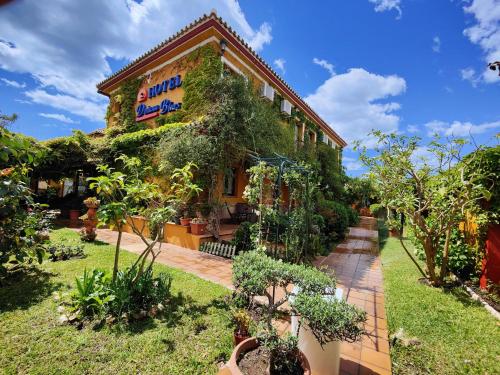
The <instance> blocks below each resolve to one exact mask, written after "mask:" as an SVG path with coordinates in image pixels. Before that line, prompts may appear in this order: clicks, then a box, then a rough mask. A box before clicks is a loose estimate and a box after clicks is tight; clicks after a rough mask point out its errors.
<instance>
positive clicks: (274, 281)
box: [226, 251, 366, 374]
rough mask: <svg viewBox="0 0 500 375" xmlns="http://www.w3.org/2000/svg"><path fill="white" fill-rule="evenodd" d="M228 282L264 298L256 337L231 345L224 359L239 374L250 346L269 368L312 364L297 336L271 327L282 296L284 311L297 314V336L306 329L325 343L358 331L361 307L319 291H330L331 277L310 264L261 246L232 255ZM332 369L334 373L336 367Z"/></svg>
mask: <svg viewBox="0 0 500 375" xmlns="http://www.w3.org/2000/svg"><path fill="white" fill-rule="evenodd" d="M233 284H234V286H235V288H236V291H237V292H239V293H242V294H244V295H246V296H250V297H251V298H253V297H256V296H265V297H266V298H267V303H264V304H262V306H261V309H262V324H261V328H260V330H259V333H258V334H257V337H251V338H249V339H247V340H244V341H242V342H241V343H240V344H239V345H238V346H236V348H235V349H234V351H233V354H232V356H231V358H230V360H229V362H228V363H227V365H226V366H227V368H228V369H229V370H230V371H231V373H232V374H242V372H241V368H240V366H242V367H243V368H246V367H248V366H252V363H248V359H250V360H251V359H252V358H256V356H255V352H256V351H258V352H259V353H258V357H259V358H261V359H262V358H266V361H267V363H268V365H267V366H268V368H267V370H266V371H268V373H269V374H286V373H297V372H298V373H300V372H301V371H302V372H303V373H304V374H308V373H310V371H311V368H313V367H314V364H312V363H311V366H310V364H309V362H308V360H307V358H306V356H305V355H304V353H302V352H301V351H300V350H299V341H298V338H297V337H295V336H290V335H289V336H285V337H280V336H279V335H278V334H277V332H276V330H275V329H274V327H273V324H272V321H273V318H274V317H275V316H276V314H277V312H278V309H279V308H281V307H282V306H283V305H284V304H285V303H286V302H289V305H290V308H289V310H288V314H290V315H295V316H297V317H298V319H299V327H298V332H297V336H298V337H300V331H301V330H304V329H306V330H308V331H310V332H312V333H313V335H314V337H315V338H316V339H317V340H318V342H319V343H320V344H321V345H325V344H327V343H329V342H332V341H343V340H347V341H350V342H353V341H356V340H359V339H360V337H361V335H362V334H363V333H364V331H363V328H362V323H363V322H364V321H365V320H366V313H365V312H364V311H362V310H359V309H357V308H356V307H355V306H352V305H349V304H347V303H346V302H345V301H343V300H338V299H329V298H324V297H325V293H330V294H331V293H334V292H335V279H333V278H332V277H330V276H329V275H327V274H325V273H323V272H321V271H319V270H318V269H316V268H314V267H306V266H304V265H297V264H289V263H285V262H282V261H279V260H275V259H272V258H270V257H269V256H267V255H266V254H265V253H264V252H262V251H249V252H244V253H243V254H241V255H238V256H237V257H236V258H235V260H234V263H233ZM290 285H294V286H295V287H294V288H293V289H292V288H290ZM273 288H275V291H276V289H277V291H276V293H273V292H272V289H273ZM273 296H277V298H274V297H273ZM336 355H337V356H339V355H340V353H337V354H336ZM333 370H334V372H333V373H338V368H337V369H333ZM293 371H295V372H293ZM263 373H265V372H263Z"/></svg>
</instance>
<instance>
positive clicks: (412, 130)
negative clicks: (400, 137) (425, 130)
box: [406, 125, 420, 133]
mask: <svg viewBox="0 0 500 375" xmlns="http://www.w3.org/2000/svg"><path fill="white" fill-rule="evenodd" d="M406 130H407V131H408V133H418V132H419V130H420V129H419V127H418V126H416V125H408V126H407V127H406Z"/></svg>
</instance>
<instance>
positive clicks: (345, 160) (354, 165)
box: [342, 156, 364, 172]
mask: <svg viewBox="0 0 500 375" xmlns="http://www.w3.org/2000/svg"><path fill="white" fill-rule="evenodd" d="M342 164H344V167H345V168H346V170H347V171H349V172H352V171H360V170H362V169H364V166H363V163H361V162H360V161H359V159H356V158H351V157H349V156H343V157H342Z"/></svg>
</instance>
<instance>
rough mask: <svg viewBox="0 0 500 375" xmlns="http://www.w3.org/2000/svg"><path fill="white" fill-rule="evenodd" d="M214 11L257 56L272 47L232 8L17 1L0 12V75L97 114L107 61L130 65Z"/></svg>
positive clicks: (177, 2) (201, 2) (153, 1)
mask: <svg viewBox="0 0 500 375" xmlns="http://www.w3.org/2000/svg"><path fill="white" fill-rule="evenodd" d="M213 8H216V9H217V12H218V14H219V15H220V16H221V17H223V18H224V19H225V20H226V21H227V22H228V23H229V24H231V26H232V27H234V29H235V30H236V31H237V32H238V33H239V34H240V35H241V36H242V37H243V38H244V39H245V40H247V42H248V43H249V44H250V45H251V46H252V48H254V49H255V50H260V49H262V48H263V46H264V45H266V44H268V43H270V42H271V40H272V35H271V26H270V25H269V24H268V23H263V24H262V25H260V27H258V28H253V27H252V26H251V25H250V24H249V23H248V21H247V19H246V17H245V15H244V13H243V12H242V10H241V8H240V6H239V4H238V2H237V1H235V0H215V1H210V2H208V1H205V0H192V1H189V2H186V1H181V0H168V1H158V0H143V1H141V2H136V1H132V0H113V1H104V2H103V1H100V0H87V1H66V0H53V1H51V4H50V7H48V6H46V4H45V2H42V1H35V2H23V1H17V2H12V3H9V4H8V5H6V6H3V7H2V16H1V21H0V68H1V69H4V70H7V71H11V72H17V73H28V74H30V75H31V76H32V77H33V78H34V79H35V80H36V81H37V82H38V84H39V87H37V88H36V90H38V91H39V90H44V91H47V89H48V90H49V91H50V92H52V90H54V89H55V90H56V92H57V93H58V94H61V95H64V96H69V97H72V98H75V99H78V100H79V101H80V102H81V103H83V102H84V101H86V102H87V103H86V104H85V105H86V106H90V107H92V106H96V105H99V104H102V103H104V102H106V101H107V100H106V98H104V97H102V96H101V95H99V94H97V92H96V88H95V85H96V84H97V83H98V82H100V81H102V80H103V79H105V78H106V76H108V75H109V74H110V73H111V67H110V65H109V59H110V58H112V59H119V60H125V61H130V60H132V59H134V58H136V57H138V56H139V55H141V54H143V53H144V52H146V51H147V50H149V49H150V48H151V47H153V46H154V45H156V44H158V43H159V42H161V41H162V40H164V39H166V38H168V37H170V36H171V35H173V34H174V33H176V32H177V31H179V30H180V29H181V28H182V27H184V26H186V25H187V24H189V23H190V22H192V21H193V20H194V19H196V18H198V17H200V16H201V15H202V14H203V13H207V14H208V13H210V11H211V10H212V9H213ZM96 103H98V104H96ZM73 113H76V112H73ZM76 114H78V113H76Z"/></svg>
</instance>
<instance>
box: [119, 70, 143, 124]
mask: <svg viewBox="0 0 500 375" xmlns="http://www.w3.org/2000/svg"><path fill="white" fill-rule="evenodd" d="M141 83H142V79H141V78H136V79H129V80H126V81H125V82H124V83H123V84H122V85H121V86H120V88H119V90H118V92H119V93H118V95H119V96H120V112H119V116H118V123H119V126H120V127H121V128H122V129H123V130H124V131H125V132H136V131H138V130H141V129H144V127H145V125H144V124H142V123H137V122H135V117H136V114H135V108H134V104H135V102H136V100H137V92H138V91H139V87H140V86H141Z"/></svg>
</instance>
